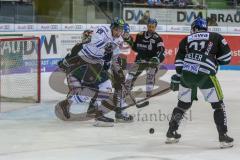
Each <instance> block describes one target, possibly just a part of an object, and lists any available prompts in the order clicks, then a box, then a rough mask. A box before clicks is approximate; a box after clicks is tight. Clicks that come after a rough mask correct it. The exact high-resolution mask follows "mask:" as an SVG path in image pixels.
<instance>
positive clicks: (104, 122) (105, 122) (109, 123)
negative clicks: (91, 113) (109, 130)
mask: <svg viewBox="0 0 240 160" xmlns="http://www.w3.org/2000/svg"><path fill="white" fill-rule="evenodd" d="M93 125H94V126H95V127H113V126H114V120H113V119H112V118H108V117H105V116H104V115H101V116H99V117H97V118H96V119H95V123H94V124H93Z"/></svg>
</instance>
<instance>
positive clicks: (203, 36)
mask: <svg viewBox="0 0 240 160" xmlns="http://www.w3.org/2000/svg"><path fill="white" fill-rule="evenodd" d="M208 39H209V33H208V32H206V33H196V34H192V35H190V36H188V42H192V41H195V40H208Z"/></svg>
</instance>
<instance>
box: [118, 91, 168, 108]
mask: <svg viewBox="0 0 240 160" xmlns="http://www.w3.org/2000/svg"><path fill="white" fill-rule="evenodd" d="M170 90H171V89H170V87H168V88H165V89H163V90H161V91H158V92H157V93H154V94H152V95H151V96H149V97H146V98H143V99H141V100H138V101H135V102H136V103H141V102H143V103H142V104H143V105H140V107H137V108H142V107H145V106H146V104H147V103H148V104H149V101H146V100H148V99H150V98H152V97H155V96H157V95H160V94H162V93H165V92H167V91H170ZM144 103H146V104H144ZM148 104H147V105H148ZM134 105H135V103H131V104H129V105H127V106H125V107H122V108H121V110H125V109H127V108H130V107H132V106H134Z"/></svg>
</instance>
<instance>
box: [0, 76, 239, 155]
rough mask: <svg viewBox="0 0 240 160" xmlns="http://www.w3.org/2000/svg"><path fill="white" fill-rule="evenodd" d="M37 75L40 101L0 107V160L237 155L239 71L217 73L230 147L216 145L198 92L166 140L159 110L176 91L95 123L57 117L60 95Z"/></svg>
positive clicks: (167, 109) (166, 109)
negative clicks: (126, 117)
mask: <svg viewBox="0 0 240 160" xmlns="http://www.w3.org/2000/svg"><path fill="white" fill-rule="evenodd" d="M42 76H43V77H42V103H41V104H31V105H30V106H29V105H26V106H24V105H23V104H19V106H21V107H19V108H18V107H17V106H18V104H14V105H15V106H14V107H13V109H9V110H8V109H5V112H2V113H0V160H239V159H240V124H239V123H240V116H239V115H240V108H239V107H240V106H239V101H240V72H237V71H220V72H219V73H218V78H219V81H220V84H221V86H222V89H223V92H224V95H225V104H226V111H227V117H228V127H229V135H230V136H232V137H234V139H235V142H234V147H233V148H229V149H219V143H218V136H217V131H216V128H215V124H214V121H213V110H212V109H211V106H210V105H209V104H208V103H206V102H204V100H203V97H202V96H201V94H200V93H199V101H198V102H195V103H194V104H193V107H192V110H191V112H188V115H187V116H186V117H187V120H185V121H183V123H182V125H181V127H180V129H179V132H180V133H181V134H182V139H181V141H180V143H179V144H173V145H166V144H165V143H164V141H165V134H166V131H167V128H168V120H166V119H164V115H168V116H169V114H171V112H172V109H173V107H175V106H176V103H177V94H176V93H173V92H170V93H168V94H165V95H162V96H159V97H155V98H153V99H152V100H151V101H150V105H149V106H147V107H145V108H142V109H139V110H137V109H136V108H134V107H133V108H131V109H129V110H128V111H129V113H132V114H134V115H136V117H135V122H134V123H131V124H115V126H114V127H113V128H96V127H93V126H92V123H93V121H86V122H63V121H60V120H58V119H57V118H56V117H55V115H54V105H55V104H56V103H57V100H61V99H63V98H64V97H65V95H63V94H57V93H56V92H54V91H53V90H51V89H50V88H49V86H48V74H43V75H42ZM170 76H171V72H169V73H167V74H166V75H165V76H164V77H163V79H164V80H167V81H169V79H170ZM11 105H13V104H12V103H10V104H8V107H11ZM7 110H8V111H7ZM154 113H156V118H157V120H156V121H155V119H154V118H153V114H154ZM160 113H161V114H160ZM160 115H161V116H160ZM151 116H152V117H151ZM151 118H152V121H151ZM150 128H154V129H155V133H154V134H151V135H150V134H149V132H148V131H149V129H150Z"/></svg>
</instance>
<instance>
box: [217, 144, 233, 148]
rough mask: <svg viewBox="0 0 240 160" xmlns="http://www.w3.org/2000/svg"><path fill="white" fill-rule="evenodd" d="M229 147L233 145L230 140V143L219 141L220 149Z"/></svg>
mask: <svg viewBox="0 0 240 160" xmlns="http://www.w3.org/2000/svg"><path fill="white" fill-rule="evenodd" d="M231 147H233V142H230V143H226V142H220V148H221V149H224V148H231Z"/></svg>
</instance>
